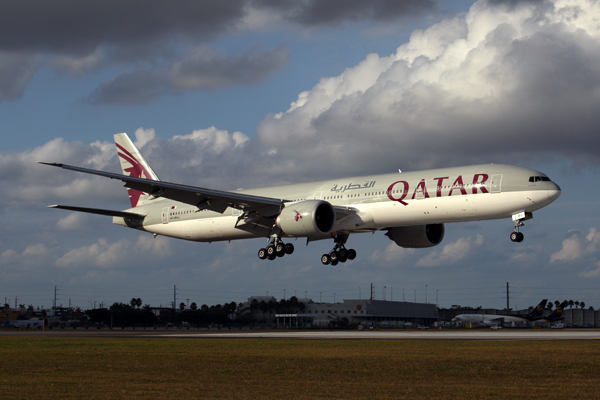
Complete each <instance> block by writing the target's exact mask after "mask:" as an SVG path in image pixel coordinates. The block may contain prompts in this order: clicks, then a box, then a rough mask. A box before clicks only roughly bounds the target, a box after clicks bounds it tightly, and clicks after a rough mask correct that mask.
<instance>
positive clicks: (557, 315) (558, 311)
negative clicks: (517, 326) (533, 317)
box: [539, 300, 569, 323]
mask: <svg viewBox="0 0 600 400" xmlns="http://www.w3.org/2000/svg"><path fill="white" fill-rule="evenodd" d="M567 305H569V302H568V301H567V300H565V301H563V302H562V303H560V305H559V306H558V307H556V308H555V309H554V311H552V313H551V314H550V315H548V316H547V317H540V318H539V319H540V320H544V321H546V322H550V323H552V322H556V321H560V320H563V319H565V317H563V316H562V313H563V310H564V309H565V307H566V306H567Z"/></svg>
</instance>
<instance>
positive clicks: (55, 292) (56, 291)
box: [54, 286, 58, 315]
mask: <svg viewBox="0 0 600 400" xmlns="http://www.w3.org/2000/svg"><path fill="white" fill-rule="evenodd" d="M57 293H58V289H57V286H54V315H56V294H57Z"/></svg>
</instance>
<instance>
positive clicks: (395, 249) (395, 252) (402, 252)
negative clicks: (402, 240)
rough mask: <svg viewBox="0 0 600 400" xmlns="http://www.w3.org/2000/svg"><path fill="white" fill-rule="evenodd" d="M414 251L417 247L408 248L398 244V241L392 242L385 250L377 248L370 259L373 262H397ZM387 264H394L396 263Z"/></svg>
mask: <svg viewBox="0 0 600 400" xmlns="http://www.w3.org/2000/svg"><path fill="white" fill-rule="evenodd" d="M414 252H415V249H406V248H404V247H400V246H398V245H397V244H396V243H390V244H389V245H387V247H386V248H385V249H384V250H383V251H382V250H379V249H377V250H375V251H374V252H373V253H372V254H371V256H370V257H369V259H370V260H371V261H373V262H381V261H385V262H386V263H395V262H400V261H401V260H403V259H404V258H405V257H406V256H409V255H412V254H414ZM386 265H389V266H394V264H386Z"/></svg>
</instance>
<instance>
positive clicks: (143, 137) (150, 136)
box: [134, 127, 156, 150]
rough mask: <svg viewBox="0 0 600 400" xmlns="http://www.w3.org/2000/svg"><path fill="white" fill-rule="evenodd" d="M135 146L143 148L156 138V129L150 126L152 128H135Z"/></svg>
mask: <svg viewBox="0 0 600 400" xmlns="http://www.w3.org/2000/svg"><path fill="white" fill-rule="evenodd" d="M134 135H135V139H136V140H135V142H134V144H135V147H137V148H138V150H140V149H142V148H143V147H144V146H145V145H146V143H148V142H150V141H151V140H154V138H155V137H156V132H155V131H154V129H152V128H150V129H144V128H142V127H140V128H137V129H136V130H135V133H134Z"/></svg>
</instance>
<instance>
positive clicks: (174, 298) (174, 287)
mask: <svg viewBox="0 0 600 400" xmlns="http://www.w3.org/2000/svg"><path fill="white" fill-rule="evenodd" d="M176 307H177V285H173V311H175V309H176Z"/></svg>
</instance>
